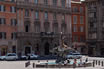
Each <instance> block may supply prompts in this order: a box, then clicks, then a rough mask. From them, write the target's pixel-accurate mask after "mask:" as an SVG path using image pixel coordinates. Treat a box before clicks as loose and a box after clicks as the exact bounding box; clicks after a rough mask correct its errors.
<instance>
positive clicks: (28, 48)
mask: <svg viewBox="0 0 104 69" xmlns="http://www.w3.org/2000/svg"><path fill="white" fill-rule="evenodd" d="M31 52H32V45H31V43H30V42H29V41H27V42H26V43H25V55H27V54H31Z"/></svg>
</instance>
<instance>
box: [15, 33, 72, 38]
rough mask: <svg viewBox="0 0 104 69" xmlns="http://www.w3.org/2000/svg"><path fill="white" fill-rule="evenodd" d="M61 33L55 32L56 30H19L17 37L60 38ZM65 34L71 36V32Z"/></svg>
mask: <svg viewBox="0 0 104 69" xmlns="http://www.w3.org/2000/svg"><path fill="white" fill-rule="evenodd" d="M60 35H61V34H60V33H54V32H40V33H31V32H18V33H17V37H51V38H53V37H55V38H59V37H60ZM62 35H63V36H66V37H69V36H70V35H69V34H62Z"/></svg>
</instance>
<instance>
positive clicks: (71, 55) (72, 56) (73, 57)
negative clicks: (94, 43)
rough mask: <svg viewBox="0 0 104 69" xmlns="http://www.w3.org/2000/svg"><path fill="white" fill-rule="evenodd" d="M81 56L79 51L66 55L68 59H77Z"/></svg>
mask: <svg viewBox="0 0 104 69" xmlns="http://www.w3.org/2000/svg"><path fill="white" fill-rule="evenodd" d="M81 57H82V55H81V54H80V53H78V52H76V53H70V54H69V55H67V58H68V59H79V58H81Z"/></svg>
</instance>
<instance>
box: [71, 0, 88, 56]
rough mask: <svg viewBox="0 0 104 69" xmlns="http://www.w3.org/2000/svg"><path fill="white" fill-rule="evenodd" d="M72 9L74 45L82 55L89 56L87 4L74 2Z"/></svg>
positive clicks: (78, 1) (73, 0)
mask: <svg viewBox="0 0 104 69" xmlns="http://www.w3.org/2000/svg"><path fill="white" fill-rule="evenodd" d="M71 7H72V42H73V44H72V45H73V47H74V48H75V49H76V50H78V51H79V52H81V54H87V46H86V42H85V41H86V16H85V4H83V3H81V2H80V0H77V1H75V0H72V2H71Z"/></svg>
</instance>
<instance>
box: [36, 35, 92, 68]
mask: <svg viewBox="0 0 104 69" xmlns="http://www.w3.org/2000/svg"><path fill="white" fill-rule="evenodd" d="M64 39H65V38H63V36H62V35H61V41H60V42H61V43H60V46H57V47H55V48H53V49H52V50H50V52H51V53H56V55H57V59H56V60H55V62H46V63H39V64H36V67H37V68H47V67H48V68H57V67H60V66H61V67H63V68H70V67H76V66H77V67H80V66H82V67H83V66H91V63H83V62H82V61H76V59H74V61H73V62H72V61H70V59H67V58H66V57H67V55H68V54H69V52H70V51H74V49H73V48H71V47H69V46H67V45H66V44H65V43H64Z"/></svg>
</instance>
